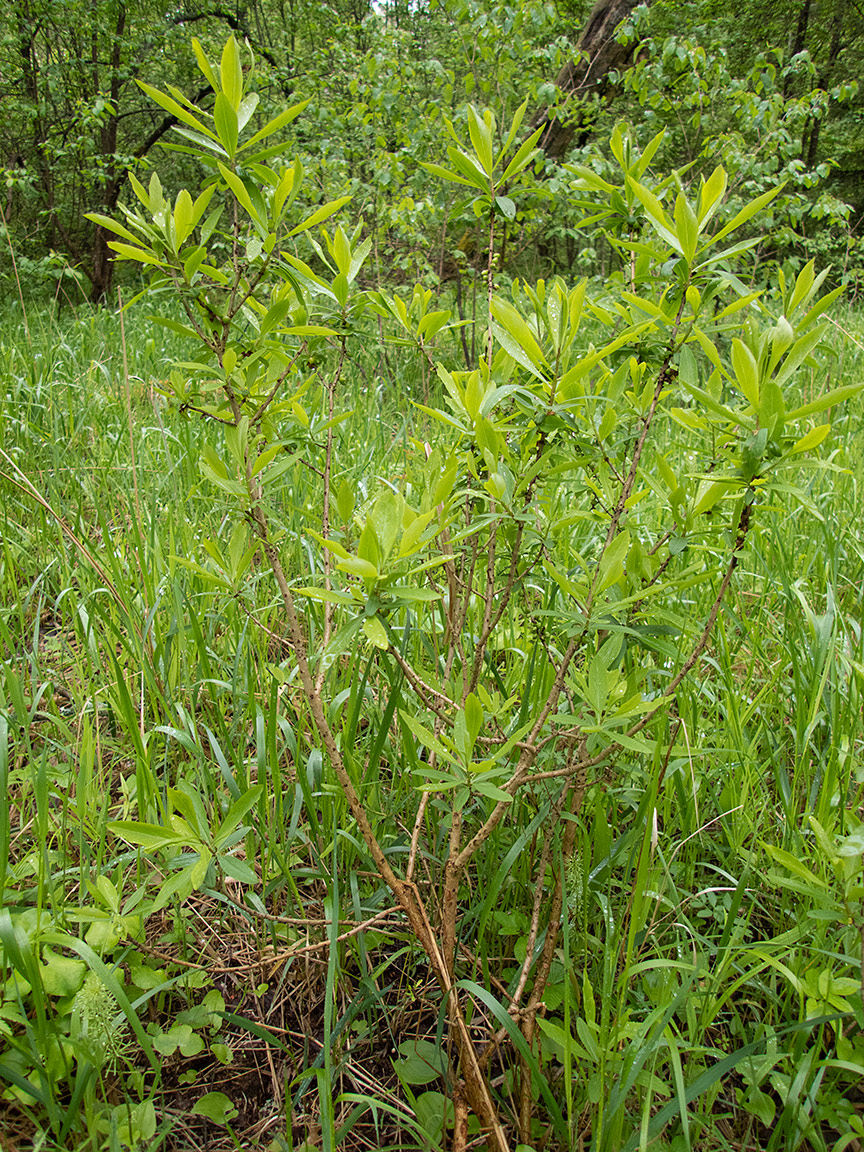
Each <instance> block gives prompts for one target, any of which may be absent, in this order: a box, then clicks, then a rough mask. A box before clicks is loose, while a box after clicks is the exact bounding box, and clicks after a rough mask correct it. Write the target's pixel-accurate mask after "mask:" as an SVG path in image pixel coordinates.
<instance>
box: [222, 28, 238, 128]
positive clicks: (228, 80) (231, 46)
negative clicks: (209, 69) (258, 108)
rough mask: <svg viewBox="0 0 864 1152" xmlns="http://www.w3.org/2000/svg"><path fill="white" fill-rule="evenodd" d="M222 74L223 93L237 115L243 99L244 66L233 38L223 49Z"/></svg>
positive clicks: (229, 39) (230, 37) (231, 37)
mask: <svg viewBox="0 0 864 1152" xmlns="http://www.w3.org/2000/svg"><path fill="white" fill-rule="evenodd" d="M220 72H221V78H222V92H224V94H225V97H226V99H227V100H228V102H229V103H230V105H231V107H232V108H233V109H234V111H235V113H236V112H237V111H238V110H239V108H240V101H241V100H242V99H243V66H242V64H241V63H240V50H239V48H238V47H237V41H236V40H235V39H234V37H233V36H229V37H228V39H227V41H226V42H225V47H224V48H223V49H222V67H221V70H220ZM217 100H218V96H217Z"/></svg>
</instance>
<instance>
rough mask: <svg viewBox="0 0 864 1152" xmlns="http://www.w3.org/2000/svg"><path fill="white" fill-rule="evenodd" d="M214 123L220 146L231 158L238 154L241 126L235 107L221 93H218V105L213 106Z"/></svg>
mask: <svg viewBox="0 0 864 1152" xmlns="http://www.w3.org/2000/svg"><path fill="white" fill-rule="evenodd" d="M213 123H214V124H215V125H216V134H217V135H218V137H219V142H220V144H221V145H222V147H223V148H224V149H225V151H226V152H227V153H228V155H229V156H234V155H235V153H236V152H237V138H238V136H239V133H240V125H239V123H238V120H237V113H236V111H235V109H234V107H233V106H232V104H231V102H230V101H229V100H228V99H227V97H225V96H224V95H223V94H222V93H221V92H217V93H216V103H215V104H214V105H213Z"/></svg>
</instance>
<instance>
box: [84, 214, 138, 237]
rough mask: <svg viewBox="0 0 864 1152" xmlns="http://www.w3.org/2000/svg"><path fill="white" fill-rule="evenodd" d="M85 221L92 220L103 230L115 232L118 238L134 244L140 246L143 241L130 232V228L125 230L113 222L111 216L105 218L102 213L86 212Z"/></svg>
mask: <svg viewBox="0 0 864 1152" xmlns="http://www.w3.org/2000/svg"><path fill="white" fill-rule="evenodd" d="M84 219H85V220H92V221H93V223H94V224H98V225H99V226H100V227H101V228H107V229H108V231H109V232H115V233H116V234H117V235H118V236H123V237H125V239H127V240H131V241H132V243H133V244H140V243H141V242H142V241H141V239H140V237H138V236H136V235H135V234H134V232H130V231H129V229H128V228H124V227H123V225H122V224H119V223H118V222H117V221H116V220H112V219H111V217H110V216H103V215H102V213H101V212H85V213H84Z"/></svg>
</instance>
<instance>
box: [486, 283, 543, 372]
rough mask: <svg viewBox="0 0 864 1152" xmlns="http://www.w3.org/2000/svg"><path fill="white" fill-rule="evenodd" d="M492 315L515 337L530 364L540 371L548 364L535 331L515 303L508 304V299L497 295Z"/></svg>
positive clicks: (493, 302) (493, 303)
mask: <svg viewBox="0 0 864 1152" xmlns="http://www.w3.org/2000/svg"><path fill="white" fill-rule="evenodd" d="M492 315H493V316H494V317H495V319H496V320H497V321H498V323H499V324H500V326H501V327H502V328H503V329H504V330H505V332H506V333H507V334H508V335H509V336H511V337H512V338H513V340H514V341H515V342H516V345H517V347H518V348H520V349H521V350H522V352H523V353H524V354H525V356H527V357H528V360H529V362H530V366H533V368H534V369H535V370H537V371H538V372H539V369H540V368H541V366H542V365H545V364H546V357H545V356H544V355H543V350H542V349H541V347H540V345H539V344H538V343H537V339H536V337H535V336H534V333H533V332H532V331H531V329H530V328H529V327H528V325H527V323H526V322H525V321H524V320H523V319H522V317H521V316H520V315H519V313H518V312H517V311H516V309H515V308H514V307H513V305H512V304H508V303H507V301H506V300H501V299H500V298H498V297H495V298H494V299H493V301H492Z"/></svg>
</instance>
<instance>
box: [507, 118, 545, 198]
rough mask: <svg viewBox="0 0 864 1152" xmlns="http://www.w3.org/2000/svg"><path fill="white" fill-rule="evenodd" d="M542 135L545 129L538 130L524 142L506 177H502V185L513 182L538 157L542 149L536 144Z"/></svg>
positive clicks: (510, 164)
mask: <svg viewBox="0 0 864 1152" xmlns="http://www.w3.org/2000/svg"><path fill="white" fill-rule="evenodd" d="M542 135H543V129H542V128H538V129H537V131H536V132H532V133H531V135H530V136H529V137H528V139H527V140H523V141H522V143H521V144H520V145H519V147H518V149H517V150H516V155H515V156H514V157H513V159H512V160H511V161H510V163H509V164H508V165H507V167H506V168H505V169H504V175H503V176H502V177H501V183H502V184H504V183H506V181H507V180H511V179H512V178H513V177H514V176H518V175H519V173H520V172H522V171H523V170H524V169H525V168H527V167H528V165H529V164H530V163H531V161H532V160H533V159H534V157H535V156H537V155H538V153H539V152H540V149H539V148H537V147H536V144H537V141H538V140H539V139H540V137H541V136H542ZM504 151H505V152H506V151H507V149H506V148H505V149H504Z"/></svg>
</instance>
